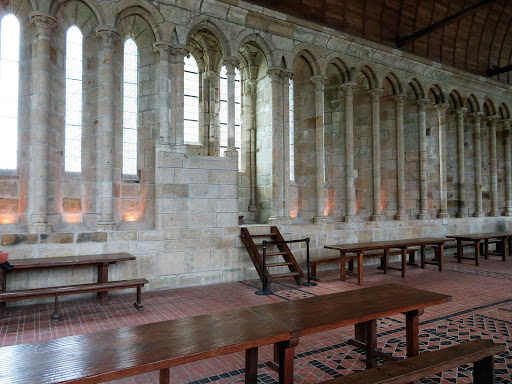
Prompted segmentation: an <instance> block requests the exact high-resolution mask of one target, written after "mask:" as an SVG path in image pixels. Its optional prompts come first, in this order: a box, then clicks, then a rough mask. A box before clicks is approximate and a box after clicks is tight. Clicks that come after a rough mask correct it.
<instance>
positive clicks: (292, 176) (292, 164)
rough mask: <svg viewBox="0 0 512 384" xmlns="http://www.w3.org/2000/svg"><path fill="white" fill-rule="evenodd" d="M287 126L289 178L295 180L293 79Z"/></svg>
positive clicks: (290, 81)
mask: <svg viewBox="0 0 512 384" xmlns="http://www.w3.org/2000/svg"><path fill="white" fill-rule="evenodd" d="M289 86H290V92H289V95H290V96H289V98H290V99H289V103H288V109H289V121H290V123H289V127H290V180H291V181H295V133H294V131H295V121H294V120H293V119H294V117H293V80H292V79H290V80H289Z"/></svg>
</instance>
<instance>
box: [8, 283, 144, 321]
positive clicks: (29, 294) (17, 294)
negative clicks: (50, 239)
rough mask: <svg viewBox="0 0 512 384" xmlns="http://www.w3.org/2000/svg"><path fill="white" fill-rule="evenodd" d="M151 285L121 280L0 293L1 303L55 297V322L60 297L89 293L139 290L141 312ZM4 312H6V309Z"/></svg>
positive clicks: (139, 308) (138, 304)
mask: <svg viewBox="0 0 512 384" xmlns="http://www.w3.org/2000/svg"><path fill="white" fill-rule="evenodd" d="M147 283H149V282H148V280H147V279H132V280H120V281H110V282H106V283H92V284H78V285H67V286H61V287H47V288H35V289H24V290H19V291H8V292H0V302H7V301H15V300H26V299H36V298H42V297H55V308H54V311H53V316H52V317H53V320H55V321H58V320H59V319H60V315H59V296H63V295H76V294H80V293H88V292H106V291H111V290H115V289H126V288H137V299H136V301H135V303H134V306H135V308H137V309H138V310H139V311H141V310H142V309H144V306H143V305H142V290H141V288H142V287H143V286H144V284H147ZM2 312H5V308H4V309H3V311H2Z"/></svg>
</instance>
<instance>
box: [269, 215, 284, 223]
mask: <svg viewBox="0 0 512 384" xmlns="http://www.w3.org/2000/svg"><path fill="white" fill-rule="evenodd" d="M283 219H284V217H278V216H270V217H269V218H268V221H267V222H268V223H269V224H270V225H282V224H283Z"/></svg>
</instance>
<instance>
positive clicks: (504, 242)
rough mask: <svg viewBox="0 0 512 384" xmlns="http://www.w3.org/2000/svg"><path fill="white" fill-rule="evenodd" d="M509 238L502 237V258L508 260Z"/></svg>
mask: <svg viewBox="0 0 512 384" xmlns="http://www.w3.org/2000/svg"><path fill="white" fill-rule="evenodd" d="M507 248H508V240H507V238H506V237H505V238H503V239H501V260H502V261H506V260H507V253H508V249H507Z"/></svg>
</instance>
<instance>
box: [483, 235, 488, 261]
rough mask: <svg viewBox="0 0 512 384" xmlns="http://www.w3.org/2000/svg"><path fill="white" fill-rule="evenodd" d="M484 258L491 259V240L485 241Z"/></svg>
mask: <svg viewBox="0 0 512 384" xmlns="http://www.w3.org/2000/svg"><path fill="white" fill-rule="evenodd" d="M484 257H485V258H486V259H488V258H489V239H484Z"/></svg>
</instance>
